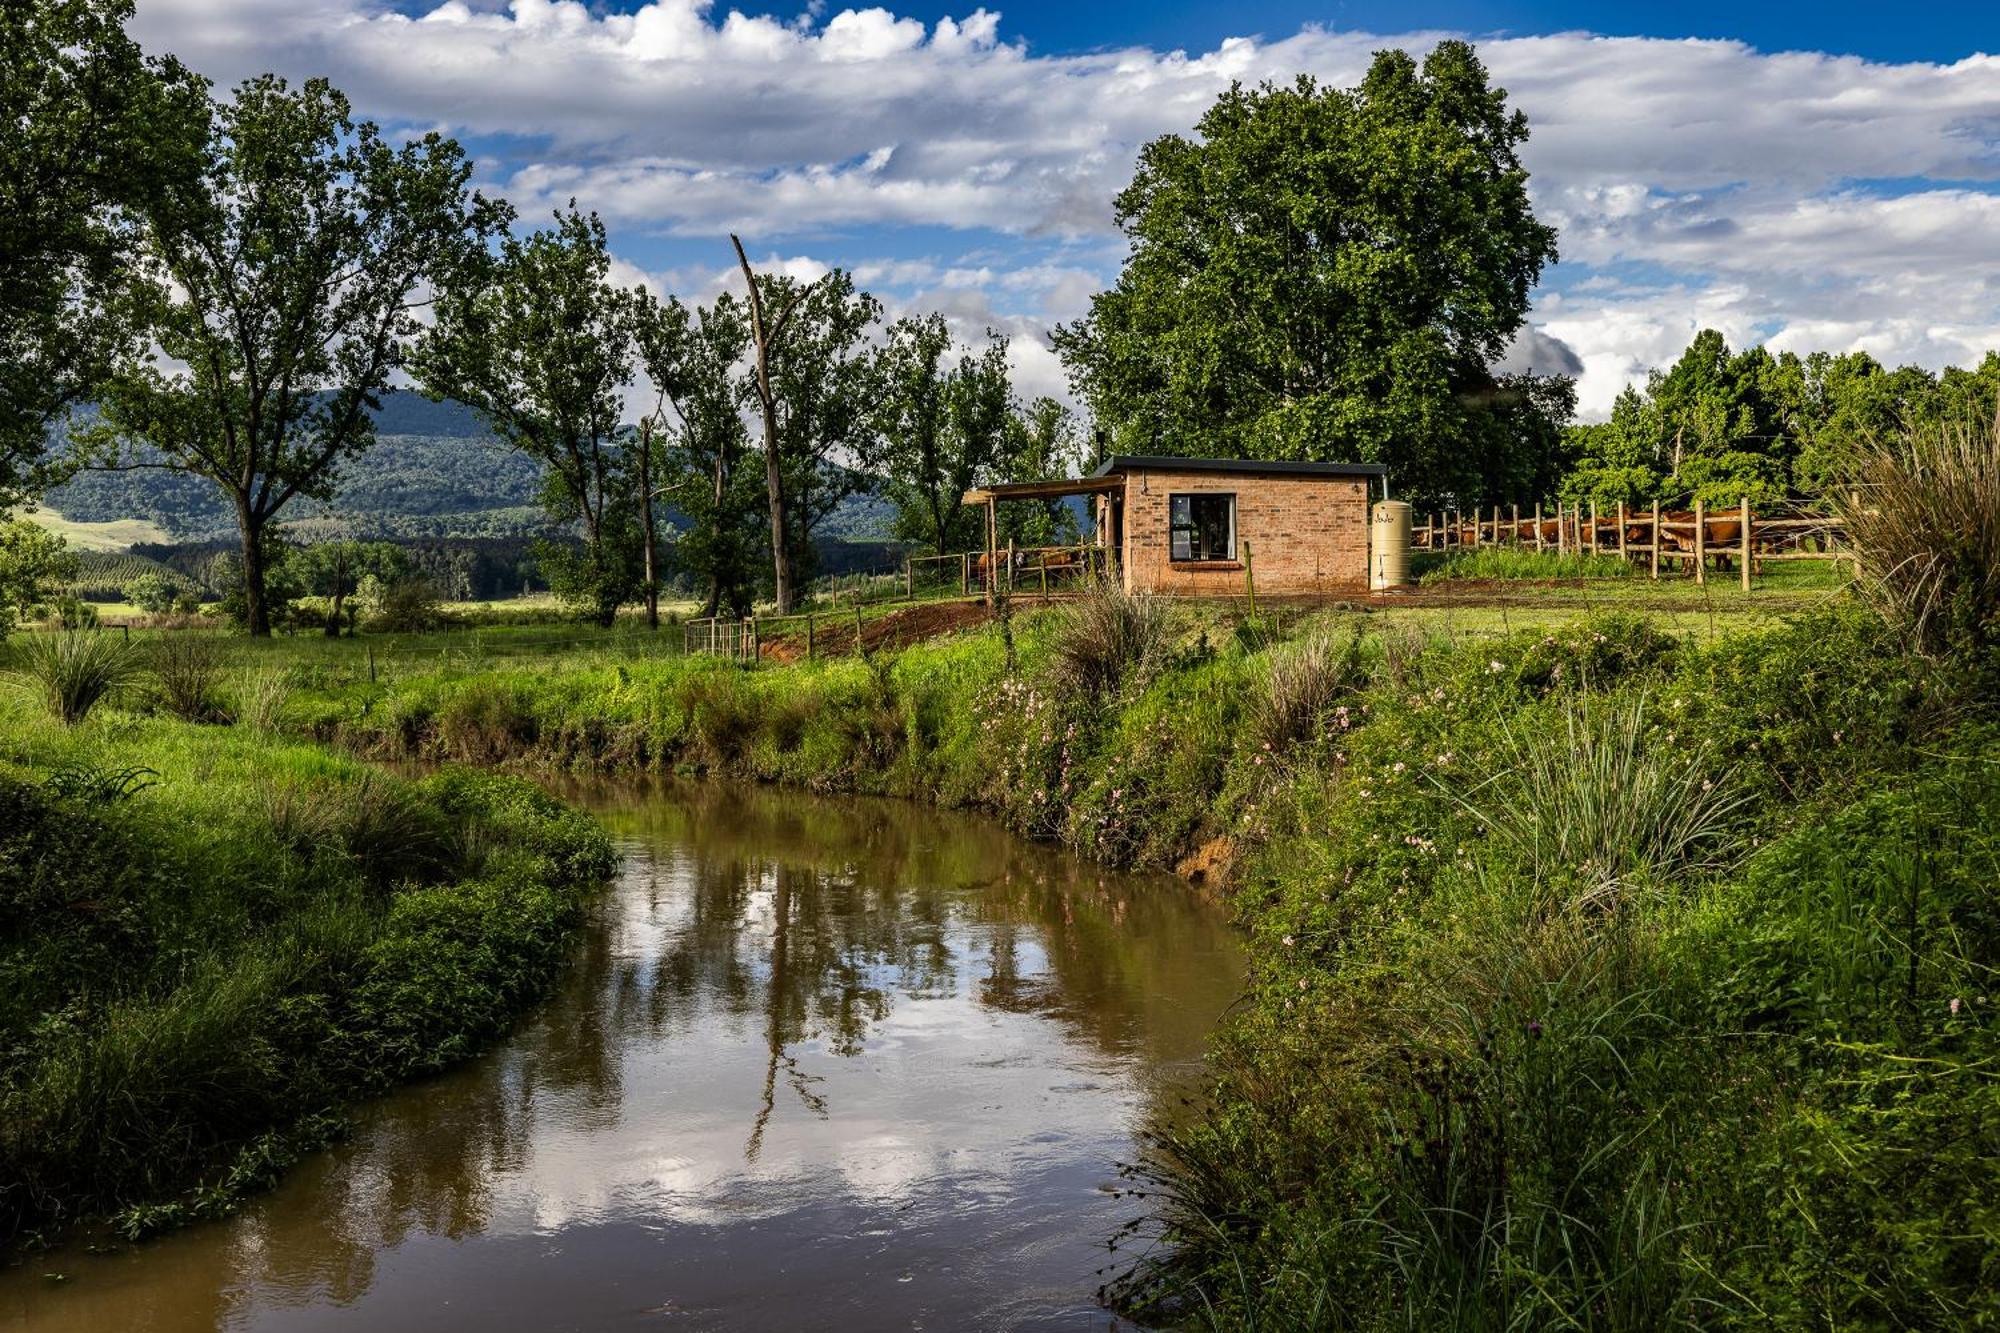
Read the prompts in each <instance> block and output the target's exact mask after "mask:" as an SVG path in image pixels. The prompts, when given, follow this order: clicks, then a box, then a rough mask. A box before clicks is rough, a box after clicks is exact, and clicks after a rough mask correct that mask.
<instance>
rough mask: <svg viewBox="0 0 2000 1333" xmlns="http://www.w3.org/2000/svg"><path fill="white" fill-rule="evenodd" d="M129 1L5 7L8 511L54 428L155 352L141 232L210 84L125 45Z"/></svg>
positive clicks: (29, 489)
mask: <svg viewBox="0 0 2000 1333" xmlns="http://www.w3.org/2000/svg"><path fill="white" fill-rule="evenodd" d="M131 17H132V5H131V3H130V0H43V2H40V3H25V4H9V5H6V6H4V7H0V124H5V125H6V126H7V134H6V136H5V137H4V139H0V508H4V507H7V506H11V505H12V504H14V503H15V502H17V501H18V500H20V499H23V498H26V497H28V496H31V495H33V494H34V493H35V492H37V491H38V490H40V489H41V487H42V486H43V485H44V484H45V483H46V482H47V481H48V480H49V479H50V474H51V473H52V472H54V471H56V470H57V469H54V468H51V467H50V466H48V460H47V459H46V458H45V457H44V451H45V449H46V448H47V438H48V434H49V431H50V429H51V427H53V426H56V425H57V424H58V423H59V422H60V421H61V419H62V418H63V417H64V416H65V415H66V414H67V413H69V412H70V411H71V410H72V409H75V408H77V407H78V405H80V404H82V403H84V402H86V401H87V400H89V398H90V397H91V396H92V395H93V394H94V393H95V392H96V391H97V388H98V386H99V385H100V384H101V383H102V381H103V379H104V378H105V376H106V375H107V374H108V373H109V370H110V367H111V364H112V363H113V361H114V360H116V358H117V357H119V356H120V355H122V354H126V353H129V352H130V351H132V350H134V349H135V348H137V347H138V346H139V345H141V344H142V343H143V341H144V325H143V316H142V314H141V312H140V309H139V308H138V307H140V305H141V304H142V300H143V296H144V291H143V285H144V276H143V273H142V271H141V269H140V268H139V266H138V265H137V264H135V263H134V262H133V260H134V258H135V256H134V254H133V240H134V231H135V229H134V227H133V222H134V219H135V218H136V217H137V216H138V215H140V214H142V213H143V212H144V211H145V209H146V208H147V206H148V205H149V204H150V203H151V202H152V201H153V200H155V199H156V198H157V197H158V196H159V195H160V194H161V193H162V192H163V191H165V190H168V189H170V188H172V187H173V184H174V183H175V182H176V180H177V179H178V178H179V177H180V175H181V174H182V173H183V172H185V171H187V170H189V169H191V159H192V157H193V155H194V145H195V142H196V141H197V134H198V127H199V125H200V120H201V117H200V109H201V105H202V102H203V97H202V85H201V83H200V82H199V81H198V80H197V79H196V78H195V77H194V76H192V75H190V74H189V73H188V72H187V71H186V70H185V69H183V68H182V67H181V66H180V64H179V63H178V62H177V61H175V60H173V59H171V58H168V59H165V60H153V59H148V58H147V57H146V56H145V55H144V54H143V53H142V52H141V51H140V50H139V48H138V46H137V44H136V43H134V42H133V41H132V40H131V39H130V38H129V37H128V36H126V34H125V25H126V23H127V22H128V21H129V20H130V19H131Z"/></svg>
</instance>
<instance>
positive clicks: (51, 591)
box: [0, 518, 79, 636]
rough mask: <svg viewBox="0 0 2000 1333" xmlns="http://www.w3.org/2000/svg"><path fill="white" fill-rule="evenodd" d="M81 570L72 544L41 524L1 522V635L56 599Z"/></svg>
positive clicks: (14, 520) (19, 521)
mask: <svg viewBox="0 0 2000 1333" xmlns="http://www.w3.org/2000/svg"><path fill="white" fill-rule="evenodd" d="M78 568H79V562H78V560H77V558H76V556H75V555H74V554H73V553H72V552H71V551H70V550H69V549H68V543H66V542H65V541H64V540H63V539H62V538H61V537H60V536H58V535H57V534H55V533H53V532H50V531H49V530H48V529H47V528H44V527H43V526H41V525H40V524H39V523H31V522H29V521H28V520H27V519H18V518H17V519H10V520H8V521H7V522H5V523H0V636H4V635H5V634H6V633H7V632H8V631H11V630H12V629H13V628H14V624H15V622H16V621H17V620H20V619H23V618H26V617H28V616H31V615H33V614H35V612H36V611H37V610H38V609H39V608H41V607H42V606H44V605H46V604H47V603H49V602H52V601H54V600H56V598H57V596H58V593H57V589H58V587H59V585H61V584H63V583H66V582H68V581H69V580H71V579H74V578H75V577H76V575H77V571H78Z"/></svg>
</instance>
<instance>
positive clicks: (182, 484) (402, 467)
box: [46, 390, 890, 542]
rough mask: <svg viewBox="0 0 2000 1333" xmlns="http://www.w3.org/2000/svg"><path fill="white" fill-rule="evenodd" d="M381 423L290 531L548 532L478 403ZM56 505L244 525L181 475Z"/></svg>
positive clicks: (215, 536)
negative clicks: (325, 500) (370, 442)
mask: <svg viewBox="0 0 2000 1333" xmlns="http://www.w3.org/2000/svg"><path fill="white" fill-rule="evenodd" d="M376 430H377V432H378V434H377V436H376V445H375V447H374V448H373V449H371V450H370V451H369V452H368V453H367V454H365V455H363V456H362V457H361V458H359V459H356V460H354V461H352V462H350V463H349V464H348V465H347V466H346V468H345V469H344V470H343V473H342V475H341V477H340V479H339V483H338V485H337V487H336V490H335V494H334V498H333V500H332V502H331V503H329V504H325V505H318V504H299V505H295V506H294V507H292V508H291V509H289V510H288V511H287V514H286V520H287V521H286V527H287V529H288V530H290V531H292V532H294V533H295V534H297V535H298V536H301V537H305V538H309V539H317V538H326V537H335V536H343V537H359V538H371V539H374V538H382V539H398V540H406V541H435V540H441V539H444V538H451V537H520V536H526V535H529V534H531V533H536V532H539V531H541V530H542V528H543V519H542V511H541V507H540V505H539V503H538V496H539V492H540V487H541V468H540V467H539V466H538V465H537V464H536V463H535V462H534V461H533V460H531V459H529V458H527V457H525V456H523V455H522V454H520V453H517V452H516V451H514V450H512V449H509V448H508V447H507V446H506V445H504V444H502V443H501V442H500V441H499V440H497V439H495V438H494V437H493V435H492V433H491V432H489V431H488V430H487V429H486V427H485V425H484V424H483V423H482V422H481V421H480V420H479V418H478V417H477V416H476V415H475V414H474V413H473V412H472V411H471V409H469V408H467V407H464V406H463V405H461V404H458V403H434V402H432V401H430V400H429V399H427V398H425V397H424V396H423V395H421V394H417V393H411V392H407V391H400V390H399V391H392V392H390V393H387V394H385V395H383V398H382V407H381V410H380V411H379V412H378V413H377V414H376ZM46 503H47V506H48V508H49V509H51V510H54V511H55V512H56V513H59V514H61V515H62V517H63V519H65V520H67V521H68V522H69V523H71V524H94V523H126V522H133V521H137V522H140V523H147V524H151V525H153V526H154V527H156V528H158V529H159V531H160V533H161V534H164V535H166V536H167V537H169V538H170V539H171V540H173V541H177V542H202V541H221V540H232V539H233V538H234V537H235V533H236V521H235V515H234V514H233V513H232V512H231V510H230V507H229V504H228V502H227V501H226V500H225V499H224V498H223V495H222V493H221V491H220V490H218V489H217V488H216V487H215V486H214V485H213V484H211V483H210V482H207V481H204V480H202V479H201V478H198V477H191V476H188V475H186V474H184V473H179V472H169V471H164V470H153V469H146V470H143V471H136V472H86V473H83V474H81V475H79V476H77V477H76V478H74V479H73V480H71V481H69V482H67V483H65V484H63V485H61V486H58V487H55V488H54V489H53V490H51V491H50V492H49V493H48V496H47V501H46ZM889 513H890V510H889V507H888V506H887V505H886V504H884V503H883V502H881V501H879V500H871V499H861V500H855V501H851V502H849V503H848V504H847V505H846V506H843V508H842V509H841V510H840V511H839V512H837V513H835V514H834V515H833V517H832V518H830V519H829V520H828V521H827V523H826V525H825V526H824V527H823V529H822V533H821V535H822V536H823V537H826V538H833V539H839V540H850V541H867V540H879V539H881V538H883V537H885V536H886V535H887V532H888V527H889ZM672 517H673V516H672V515H671V514H670V515H669V521H671V520H672Z"/></svg>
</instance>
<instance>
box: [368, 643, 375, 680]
mask: <svg viewBox="0 0 2000 1333" xmlns="http://www.w3.org/2000/svg"><path fill="white" fill-rule="evenodd" d="M368 683H369V684H370V685H373V684H374V683H375V645H374V644H372V643H371V644H369V645H368Z"/></svg>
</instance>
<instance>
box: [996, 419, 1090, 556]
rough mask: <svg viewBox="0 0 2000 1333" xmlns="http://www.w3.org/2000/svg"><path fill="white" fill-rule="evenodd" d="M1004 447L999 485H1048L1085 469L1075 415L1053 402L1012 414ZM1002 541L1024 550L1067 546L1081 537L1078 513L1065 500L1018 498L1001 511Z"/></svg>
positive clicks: (1008, 422) (1002, 447) (1000, 464)
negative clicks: (1014, 482)
mask: <svg viewBox="0 0 2000 1333" xmlns="http://www.w3.org/2000/svg"><path fill="white" fill-rule="evenodd" d="M1006 429H1007V439H1006V442H1005V443H1004V444H1003V445H1002V446H1001V451H1000V454H1001V456H1000V461H999V473H1000V476H999V479H1000V480H1001V481H1050V480H1053V479H1055V478H1057V477H1069V476H1075V475H1077V473H1079V472H1081V471H1082V470H1083V442H1082V440H1081V438H1080V436H1079V434H1078V432H1077V428H1076V416H1075V414H1074V413H1072V412H1071V411H1070V410H1069V408H1068V407H1066V406H1065V405H1064V404H1062V403H1060V402H1057V401H1056V400H1055V399H1053V398H1047V397H1043V398H1037V399H1035V400H1034V401H1033V402H1031V403H1029V404H1028V405H1027V406H1026V407H1023V408H1020V409H1019V410H1017V411H1015V412H1013V413H1011V414H1009V416H1008V419H1007V428H1006ZM1000 539H1001V540H1002V541H1011V542H1015V543H1017V544H1019V545H1021V546H1068V545H1072V544H1074V543H1075V542H1076V541H1077V539H1078V527H1077V519H1076V512H1075V510H1074V509H1073V508H1071V506H1070V503H1069V502H1068V501H1064V500H1017V501H1015V502H1014V503H1012V504H1008V505H1003V506H1001V509H1000Z"/></svg>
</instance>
